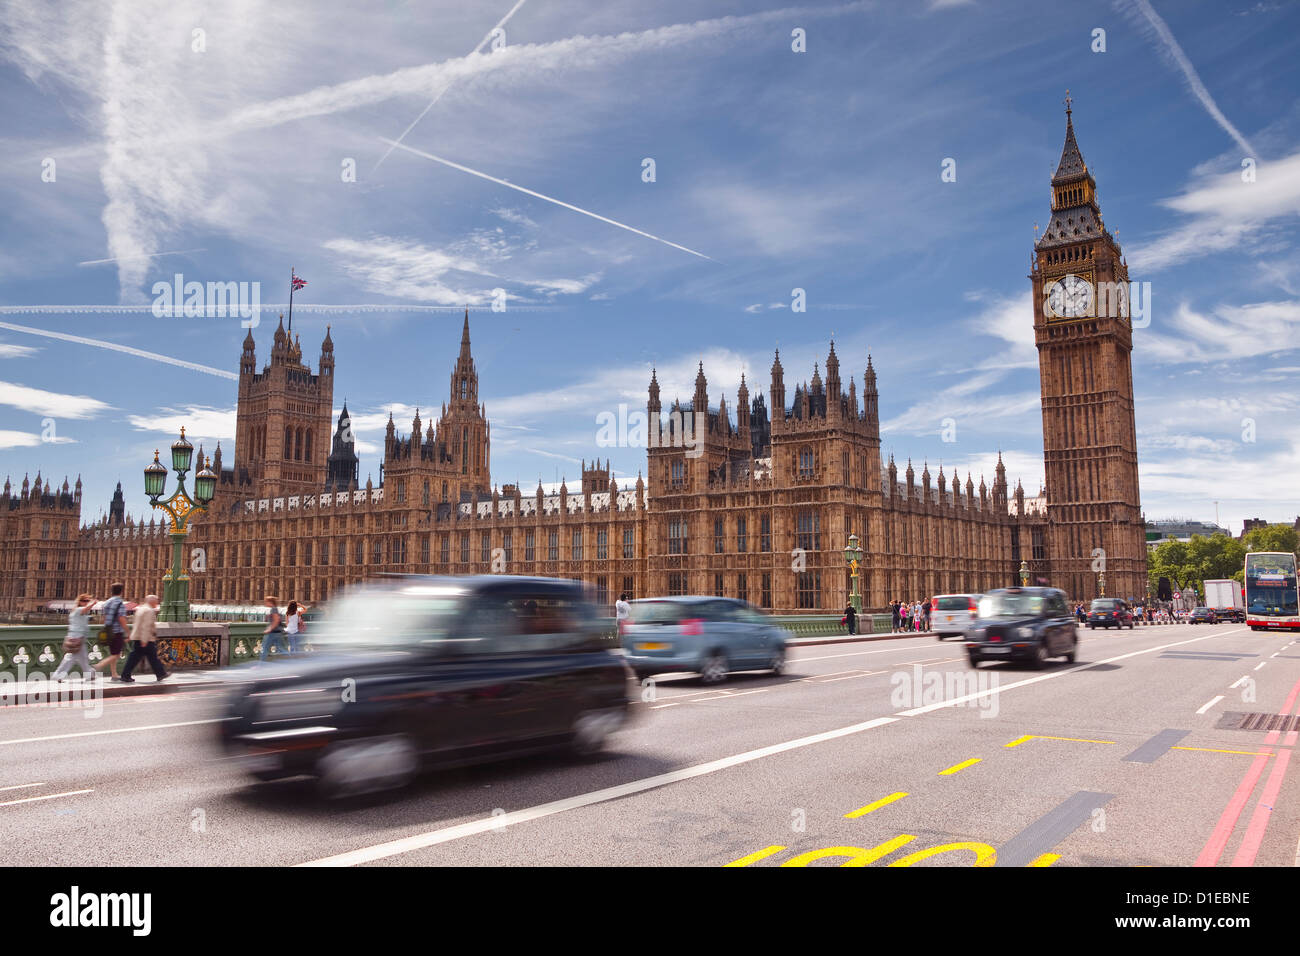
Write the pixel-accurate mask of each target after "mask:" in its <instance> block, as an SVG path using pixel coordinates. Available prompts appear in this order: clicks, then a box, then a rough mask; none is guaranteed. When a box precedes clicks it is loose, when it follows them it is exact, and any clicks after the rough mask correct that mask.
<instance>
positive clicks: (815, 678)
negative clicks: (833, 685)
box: [795, 671, 858, 683]
mask: <svg viewBox="0 0 1300 956" xmlns="http://www.w3.org/2000/svg"><path fill="white" fill-rule="evenodd" d="M856 673H858V672H857V671H831V672H830V673H829V674H813V675H812V676H811V677H796V678H795V680H800V681H804V682H805V683H812V682H815V681H819V680H821V679H822V678H823V677H834V676H835V675H836V674H856Z"/></svg>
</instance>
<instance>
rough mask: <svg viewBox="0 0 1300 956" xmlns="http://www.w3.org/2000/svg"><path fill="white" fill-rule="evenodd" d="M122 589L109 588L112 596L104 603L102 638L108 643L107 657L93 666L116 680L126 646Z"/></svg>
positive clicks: (120, 587) (116, 587)
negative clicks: (103, 670)
mask: <svg viewBox="0 0 1300 956" xmlns="http://www.w3.org/2000/svg"><path fill="white" fill-rule="evenodd" d="M122 590H123V587H122V585H121V584H120V583H116V584H114V585H113V586H112V588H110V591H111V592H112V596H111V597H110V598H109V599H108V600H107V601H105V602H104V636H105V638H106V639H107V641H108V656H107V657H106V658H104V659H103V660H102V661H100V662H99V663H98V664H96V665H95V670H101V669H103V668H105V667H107V668H108V672H109V674H110V675H112V678H113V680H117V679H118V677H117V662H118V659H119V658H120V657H121V656H122V648H124V647H125V646H126V621H125V617H126V607H125V603H126V602H125V601H123V600H122Z"/></svg>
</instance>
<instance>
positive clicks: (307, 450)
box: [302, 428, 311, 461]
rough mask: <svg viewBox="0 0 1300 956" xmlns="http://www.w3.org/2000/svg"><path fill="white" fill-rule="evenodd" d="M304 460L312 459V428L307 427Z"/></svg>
mask: <svg viewBox="0 0 1300 956" xmlns="http://www.w3.org/2000/svg"><path fill="white" fill-rule="evenodd" d="M302 460H303V461H311V429H310V428H309V429H307V440H306V442H305V443H304V448H303V453H302Z"/></svg>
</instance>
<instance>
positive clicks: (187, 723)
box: [0, 717, 232, 747]
mask: <svg viewBox="0 0 1300 956" xmlns="http://www.w3.org/2000/svg"><path fill="white" fill-rule="evenodd" d="M231 719H232V718H229V717H213V718H210V719H208V720H181V721H177V722H176V723H174V724H148V725H147V726H144V727H118V728H115V729H113V730H84V731H82V732H81V733H79V734H50V735H49V736H48V737H18V738H16V739H14V740H0V747H3V746H5V745H7V744H34V743H40V742H41V741H43V740H68V739H69V738H72V737H99V736H102V735H103V734H129V733H132V732H134V731H137V730H166V729H167V728H168V727H193V726H194V725H196V724H219V723H221V722H222V721H223V720H231Z"/></svg>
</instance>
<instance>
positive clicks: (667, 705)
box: [650, 704, 677, 710]
mask: <svg viewBox="0 0 1300 956" xmlns="http://www.w3.org/2000/svg"><path fill="white" fill-rule="evenodd" d="M676 706H677V705H676V704H655V705H653V706H652V707H651V708H650V709H651V710H663V709H664V708H665V707H676Z"/></svg>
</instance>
